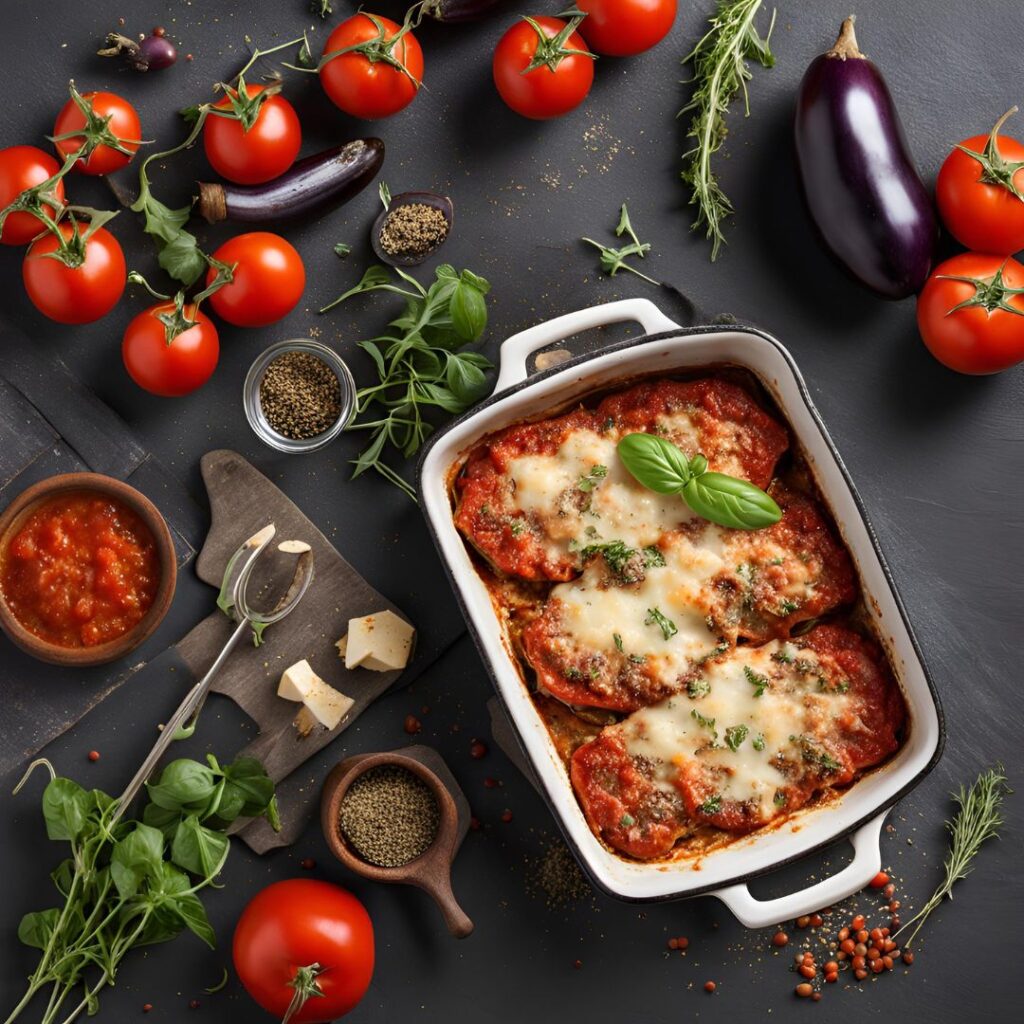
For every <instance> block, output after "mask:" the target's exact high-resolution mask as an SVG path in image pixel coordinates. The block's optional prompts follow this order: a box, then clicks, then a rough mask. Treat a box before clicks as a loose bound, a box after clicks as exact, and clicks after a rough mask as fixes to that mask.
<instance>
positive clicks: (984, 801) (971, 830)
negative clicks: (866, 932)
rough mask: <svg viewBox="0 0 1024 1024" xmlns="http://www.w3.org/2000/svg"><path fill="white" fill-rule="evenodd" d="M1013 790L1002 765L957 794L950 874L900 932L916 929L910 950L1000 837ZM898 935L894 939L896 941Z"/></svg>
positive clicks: (951, 823)
mask: <svg viewBox="0 0 1024 1024" xmlns="http://www.w3.org/2000/svg"><path fill="white" fill-rule="evenodd" d="M1010 792H1012V790H1011V789H1010V788H1009V787H1008V786H1007V785H1006V776H1005V775H1004V774H1003V767H1002V765H998V766H997V767H996V768H989V770H988V771H985V772H982V773H981V775H979V776H978V779H977V781H976V782H975V783H974V785H973V786H971V788H970V789H968V790H965V789H964V787H963V786H961V787H960V791H959V792H957V793H954V794H953V799H954V800H955V801H956V803H957V804H959V807H960V809H959V810H958V811H957V812H956V814H955V815H954V817H953V820H952V821H947V822H946V828H948V829H949V831H950V833H951V834H952V836H953V840H952V843H951V845H950V849H949V852H948V853H947V854H946V859H945V861H944V866H945V869H946V875H945V877H944V878H943V880H942V884H941V885H940V886H939V887H938V888H937V889H936V890H935V892H934V893H932V895H931V897H930V898H929V900H928V902H927V903H926V904H925V905H924V906H923V907H922V908H921V909H920V910H919V911H918V912H917V913H916V914H915V915H914V916H913V917H912V918H911V919H910V920H909V921H907V923H906V924H905V925H904V926H903V927H902V928H901V929H900V930H899V931H898V932H897V933H896V935H899V934H901V933H902V932H905V931H906V930H907V929H908V928H909V927H910V926H911V925H915V928H914V930H913V931H912V932H911V933H910V938H908V939H907V940H906V941H905V942H904V943H903V948H904V949H907V948H908V947H909V946H910V944H911V943H912V942H913V941H914V939H915V938H916V937H917V933H918V932H919V931H920V930H921V927H922V926H923V925H924V923H925V921H927V920H928V917H929V915H930V914H931V912H932V911H933V910H934V909H935V908H936V907H938V906H939V905H940V904H941V903H942V901H943V900H944V899H945V898H946V897H947V896H948V897H949V898H950V899H952V898H953V885H954V884H955V883H956V882H959V881H960V879H962V878H966V877H967V876H968V875H969V874H970V873H971V869H972V868H973V866H974V865H973V863H972V862H973V860H974V858H975V857H976V856H977V853H978V851H979V850H980V849H981V847H982V844H983V843H984V842H985V840H986V839H992V838H993V837H996V838H998V836H999V829H1000V828H1001V827H1002V825H1003V815H1002V812H1001V808H1002V803H1003V797H1005V796H1006V794H1007V793H1010ZM896 935H894V936H893V938H894V939H895V938H896Z"/></svg>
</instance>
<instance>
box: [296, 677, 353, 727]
mask: <svg viewBox="0 0 1024 1024" xmlns="http://www.w3.org/2000/svg"><path fill="white" fill-rule="evenodd" d="M302 703H303V705H304V706H305V707H306V708H307V709H308V710H309V712H310V713H311V714H312V715H313V717H314V718H315V719H316V720H317V721H318V722H319V723H320V724H321V725H322V726H323V727H324V728H325V729H327V730H328V731H331V730H332V729H336V728H337V727H338V724H339V723H340V722H341V720H342V719H343V718H344V717H345V716H346V715H347V714H348V713H349V711H350V710H351V708H352V705H353V704H355V701H354V700H353V699H352V698H351V697H347V696H346V695H345V694H343V693H342V692H341V691H340V690H336V689H335V688H334V687H333V686H329V685H328V684H327V683H325V682H324V681H323V680H319V681H318V685H317V686H315V687H314V688H313V690H312V691H311V692H310V693H308V694H307V695H306V697H305V698H304V699H303V701H302Z"/></svg>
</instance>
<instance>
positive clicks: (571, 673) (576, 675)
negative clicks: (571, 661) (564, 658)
mask: <svg viewBox="0 0 1024 1024" xmlns="http://www.w3.org/2000/svg"><path fill="white" fill-rule="evenodd" d="M565 678H566V679H582V678H583V673H582V672H581V671H580V670H579V669H578V668H577V667H576V666H575V665H570V666H569V667H568V668H567V669H566V670H565Z"/></svg>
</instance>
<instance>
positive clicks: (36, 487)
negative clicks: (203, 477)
mask: <svg viewBox="0 0 1024 1024" xmlns="http://www.w3.org/2000/svg"><path fill="white" fill-rule="evenodd" d="M69 491H96V492H99V493H100V494H106V495H109V496H110V497H112V498H116V499H117V500H118V501H120V502H122V503H123V504H124V505H126V506H127V507H128V508H130V509H131V510H132V511H133V512H135V513H136V514H137V515H138V516H139V518H140V519H141V520H142V521H143V522H144V523H145V524H146V526H147V527H149V531H150V533H151V534H152V535H153V540H154V542H155V543H156V549H157V556H158V557H159V559H160V585H159V587H158V588H157V592H156V596H155V598H154V599H153V605H152V607H151V608H150V609H149V611H148V612H147V613H146V615H145V617H144V618H143V619H142V620H141V621H140V622H138V623H137V624H136V625H135V626H134V627H133V628H132V629H130V630H128V632H127V633H124V634H123V635H122V636H119V637H117V639H115V640H110V641H108V642H107V643H104V644H96V645H95V646H94V647H60V646H58V645H57V644H52V643H50V642H49V641H47V640H43V639H41V638H40V637H38V636H36V635H35V634H34V633H30V632H29V631H28V630H27V629H26V628H25V627H24V626H23V625H22V624H21V623H20V622H19V621H18V620H17V619H16V618H15V617H14V615H13V614H12V613H11V610H10V609H9V608H8V607H7V602H6V601H5V600H4V597H3V593H2V592H0V629H3V631H4V632H5V633H6V634H7V636H8V637H9V638H10V639H11V641H12V642H13V643H14V644H15V645H16V646H17V647H20V648H21V649H22V650H23V651H25V652H26V653H28V654H31V655H32V656H33V657H34V658H38V659H39V660H40V661H46V662H49V663H50V664H51V665H64V666H68V667H72V668H84V667H86V666H89V665H102V664H105V663H106V662H108V661H114V660H116V659H117V658H121V657H124V655H126V654H128V653H129V652H130V651H133V650H135V648H136V647H138V646H139V644H141V643H142V642H143V641H144V640H146V639H147V637H149V636H150V635H151V634H152V632H153V630H155V629H156V627H157V626H159V625H160V622H161V620H162V619H163V617H164V616H165V615H166V614H167V609H168V608H170V606H171V599H172V598H173V597H174V585H175V582H176V581H177V577H178V563H177V558H176V557H175V553H174V542H173V541H172V540H171V531H170V530H169V529H168V528H167V523H166V522H165V520H164V517H163V516H162V515H161V514H160V513H159V511H158V510H157V508H156V506H155V505H154V504H153V503H152V502H151V501H150V500H149V499H148V498H147V497H145V495H143V494H141V493H140V492H139V491H137V490H136V489H135V488H134V487H129V485H128V484H126V483H123V482H122V481H120V480H115V479H114V478H113V477H110V476H104V475H103V474H102V473H62V474H60V475H59V476H52V477H50V478H49V479H48V480H41V481H40V482H39V483H37V484H33V486H31V487H30V488H29V489H28V490H27V491H22V493H21V494H19V495H18V497H16V498H15V499H14V500H13V501H12V502H11V503H10V505H8V506H7V508H6V509H5V510H4V512H3V514H2V515H0V559H2V558H3V556H4V554H5V552H6V551H7V545H8V543H9V541H10V539H11V537H12V536H13V534H14V533H15V532H16V531H17V530H18V529H19V528H20V527H21V525H22V523H23V522H24V520H25V519H26V517H27V516H29V515H30V514H31V513H32V512H33V511H34V510H35V509H36V508H37V507H38V506H39V505H40V504H42V503H43V502H44V501H46V500H48V499H50V498H52V497H54V496H55V495H57V494H64V493H67V492H69Z"/></svg>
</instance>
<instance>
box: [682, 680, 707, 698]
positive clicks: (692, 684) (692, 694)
mask: <svg viewBox="0 0 1024 1024" xmlns="http://www.w3.org/2000/svg"><path fill="white" fill-rule="evenodd" d="M710 692H711V684H710V683H709V682H708V681H707V680H706V679H701V678H700V677H698V678H696V679H691V680H690V681H689V682H688V683H687V684H686V695H687V696H688V697H689V698H690V700H700V698H701V697H706V696H707V695H708V694H709V693H710Z"/></svg>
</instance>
